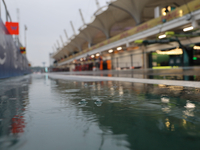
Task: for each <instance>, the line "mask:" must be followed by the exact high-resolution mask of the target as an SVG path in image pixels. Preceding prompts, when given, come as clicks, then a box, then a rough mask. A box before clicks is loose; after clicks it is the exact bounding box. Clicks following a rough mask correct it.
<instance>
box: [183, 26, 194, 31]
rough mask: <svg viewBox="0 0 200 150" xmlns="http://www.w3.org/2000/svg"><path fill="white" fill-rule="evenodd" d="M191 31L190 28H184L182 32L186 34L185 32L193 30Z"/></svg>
mask: <svg viewBox="0 0 200 150" xmlns="http://www.w3.org/2000/svg"><path fill="white" fill-rule="evenodd" d="M193 29H194V27H192V26H191V27H187V28H184V29H183V31H184V32H187V31H190V30H193Z"/></svg>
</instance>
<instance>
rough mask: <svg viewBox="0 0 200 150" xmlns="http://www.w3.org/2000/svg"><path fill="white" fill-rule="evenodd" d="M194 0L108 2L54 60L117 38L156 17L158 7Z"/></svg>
mask: <svg viewBox="0 0 200 150" xmlns="http://www.w3.org/2000/svg"><path fill="white" fill-rule="evenodd" d="M190 1H191V0H176V1H174V0H117V1H114V2H110V3H108V5H107V6H104V7H102V8H100V9H99V10H98V11H97V12H95V13H94V16H95V19H94V20H93V21H92V22H91V23H88V24H86V25H85V27H84V28H82V29H79V33H78V34H77V35H75V36H74V37H73V38H71V40H70V41H69V42H68V43H67V44H66V45H65V46H64V47H63V48H62V49H61V50H59V51H57V52H56V53H55V54H54V55H53V58H54V59H56V60H59V59H61V58H64V56H69V55H70V54H72V53H74V52H76V53H77V52H81V51H83V50H85V49H87V48H88V47H90V46H93V45H95V44H98V43H100V42H102V41H104V40H106V39H109V38H111V37H113V36H116V35H118V34H120V33H122V32H124V31H126V30H129V29H131V28H133V27H135V26H137V25H140V24H141V23H144V22H146V21H148V20H151V19H153V18H154V9H155V8H156V7H160V8H164V7H167V6H173V7H179V6H181V5H184V4H185V3H188V2H190Z"/></svg>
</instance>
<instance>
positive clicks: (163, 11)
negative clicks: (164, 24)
mask: <svg viewBox="0 0 200 150" xmlns="http://www.w3.org/2000/svg"><path fill="white" fill-rule="evenodd" d="M165 11H166V8H163V9H162V10H161V14H162V15H163V16H166V14H167V13H166V12H165Z"/></svg>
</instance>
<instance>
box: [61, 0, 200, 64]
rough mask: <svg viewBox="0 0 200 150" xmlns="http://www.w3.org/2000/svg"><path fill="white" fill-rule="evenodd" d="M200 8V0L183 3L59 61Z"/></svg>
mask: <svg viewBox="0 0 200 150" xmlns="http://www.w3.org/2000/svg"><path fill="white" fill-rule="evenodd" d="M198 9H200V2H199V0H195V1H192V2H189V3H188V4H185V5H182V6H180V7H178V8H176V9H175V10H173V11H171V12H169V13H167V15H166V16H160V17H158V18H155V19H152V20H149V21H147V22H145V23H143V24H141V25H139V26H137V27H134V28H132V29H130V30H128V31H125V32H123V33H121V34H118V35H116V36H114V37H112V38H110V39H108V40H105V41H103V42H101V43H99V44H96V45H94V46H92V47H90V48H87V49H85V50H83V51H82V52H79V53H77V54H75V55H73V56H70V57H68V58H66V59H63V60H62V61H59V62H58V63H62V62H64V61H67V60H70V59H72V58H75V57H77V56H79V55H81V54H83V53H87V52H90V51H92V50H94V49H96V48H100V47H102V46H105V45H107V44H110V43H113V42H116V41H118V40H121V39H123V38H126V37H129V36H131V35H134V34H137V33H139V32H142V31H145V30H147V29H150V28H153V27H155V26H158V25H160V24H164V23H165V22H168V21H171V20H174V19H177V18H179V17H182V16H184V15H186V14H189V13H191V12H193V11H196V10H198Z"/></svg>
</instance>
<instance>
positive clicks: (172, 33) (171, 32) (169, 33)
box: [165, 31, 175, 36]
mask: <svg viewBox="0 0 200 150" xmlns="http://www.w3.org/2000/svg"><path fill="white" fill-rule="evenodd" d="M174 34H175V33H174V31H168V32H165V35H166V36H167V35H174Z"/></svg>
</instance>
